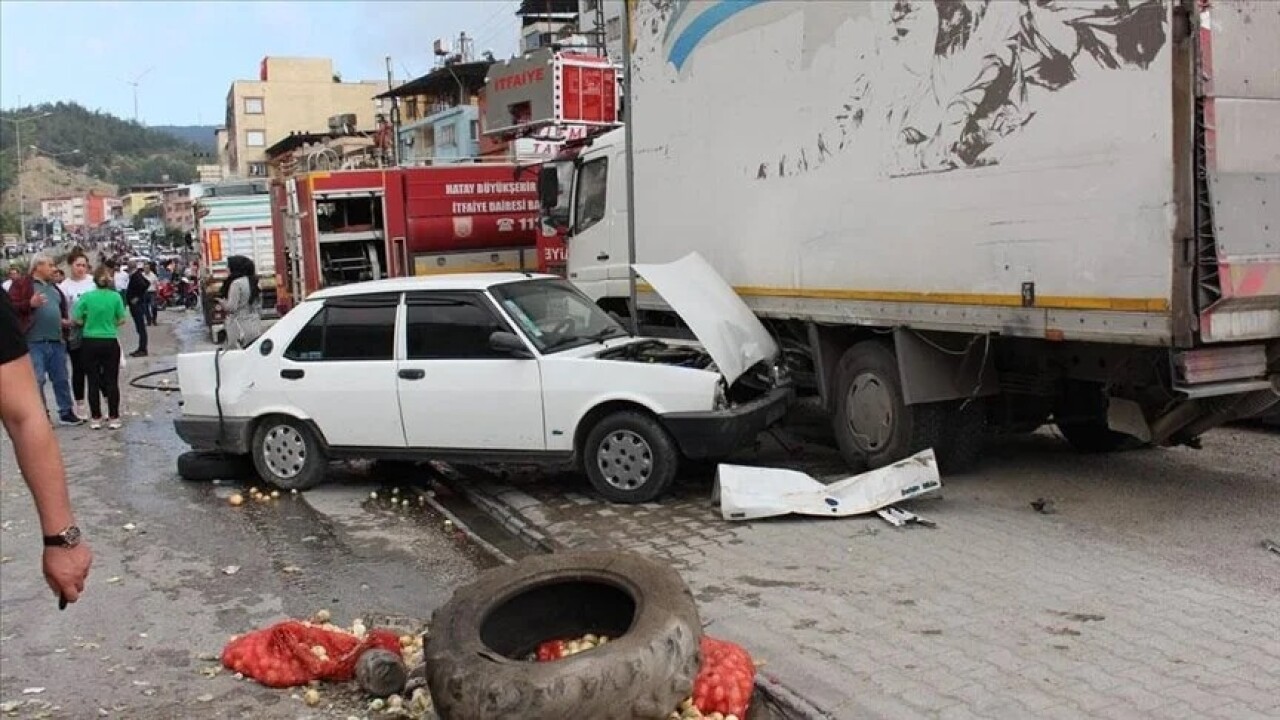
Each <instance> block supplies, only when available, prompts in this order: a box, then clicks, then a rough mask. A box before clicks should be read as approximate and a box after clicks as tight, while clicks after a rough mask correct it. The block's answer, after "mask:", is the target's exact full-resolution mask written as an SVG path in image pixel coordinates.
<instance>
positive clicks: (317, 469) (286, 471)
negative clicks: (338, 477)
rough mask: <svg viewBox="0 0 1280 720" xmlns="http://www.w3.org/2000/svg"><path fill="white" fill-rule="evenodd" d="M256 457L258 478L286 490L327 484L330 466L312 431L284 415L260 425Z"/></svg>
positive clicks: (307, 488) (261, 422)
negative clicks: (325, 479) (322, 483)
mask: <svg viewBox="0 0 1280 720" xmlns="http://www.w3.org/2000/svg"><path fill="white" fill-rule="evenodd" d="M252 454H253V467H254V469H255V470H257V471H258V477H260V478H262V479H263V480H264V481H266V482H269V483H271V484H272V485H275V486H276V487H278V488H281V489H284V490H310V489H311V488H313V487H315V486H316V485H319V484H320V483H321V482H323V481H324V476H325V471H326V470H327V469H328V466H329V462H328V459H327V458H326V457H325V455H324V448H323V447H321V445H320V441H319V439H317V438H316V435H315V433H313V432H312V431H311V428H309V427H307V426H306V424H304V423H302V422H299V421H298V420H295V419H293V418H291V417H286V416H284V415H270V416H267V417H265V418H263V419H262V420H260V421H258V423H257V427H256V428H255V429H254V432H253V447H252Z"/></svg>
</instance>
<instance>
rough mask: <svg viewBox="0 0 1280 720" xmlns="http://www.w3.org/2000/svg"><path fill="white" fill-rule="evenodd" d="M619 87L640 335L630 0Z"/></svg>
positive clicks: (634, 320)
mask: <svg viewBox="0 0 1280 720" xmlns="http://www.w3.org/2000/svg"><path fill="white" fill-rule="evenodd" d="M622 78H623V80H622V83H623V85H624V86H625V87H623V88H622V92H623V105H622V107H623V116H622V122H623V125H622V127H623V128H624V129H623V137H624V138H625V139H626V144H625V146H624V147H625V149H624V153H625V156H626V158H627V180H626V182H627V270H628V273H627V277H628V285H629V290H630V295H631V297H630V300H631V333H632V334H633V335H639V334H640V303H639V301H638V299H637V297H636V271H635V264H636V174H635V168H636V149H635V140H634V135H635V133H634V132H633V130H632V127H631V126H632V123H631V107H632V102H633V100H634V98H633V96H632V94H631V0H627V1H626V2H624V3H623V4H622Z"/></svg>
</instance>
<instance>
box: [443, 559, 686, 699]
mask: <svg viewBox="0 0 1280 720" xmlns="http://www.w3.org/2000/svg"><path fill="white" fill-rule="evenodd" d="M430 627H431V633H430V635H429V636H428V637H427V644H426V649H425V652H424V654H425V661H426V670H427V684H428V686H429V688H430V690H431V697H432V699H433V700H434V702H435V708H436V712H437V713H439V715H440V717H441V718H442V719H443V720H480V719H482V718H521V719H522V720H562V719H563V718H577V717H581V718H593V719H597V718H598V719H600V720H608V719H610V718H618V719H619V720H622V719H624V718H626V719H628V720H629V719H630V718H655V719H657V718H666V717H667V716H669V715H670V714H671V712H672V710H674V709H675V708H676V706H677V705H678V704H679V703H680V701H681V700H683V699H685V698H687V697H688V696H689V695H690V693H691V692H692V689H693V680H694V678H695V677H696V675H697V672H698V667H699V662H700V657H699V644H700V642H701V638H702V625H701V623H700V621H699V618H698V609H697V605H696V604H695V603H694V600H693V596H692V595H691V594H690V592H689V588H688V586H687V585H685V583H684V581H683V580H681V578H680V575H679V574H678V573H677V572H676V571H675V570H673V569H672V568H671V567H670V566H668V565H665V564H662V563H659V562H656V561H654V560H650V559H648V558H646V557H643V556H641V555H637V554H634V553H627V552H618V551H596V552H583V551H576V552H565V553H557V554H554V555H540V556H535V557H531V558H526V559H524V560H522V561H521V562H519V563H517V564H515V565H506V566H502V567H498V568H494V569H492V570H488V571H486V572H485V573H483V574H482V575H480V577H479V578H477V579H476V581H475V582H473V583H471V584H470V585H467V586H464V587H462V588H460V589H458V590H457V591H456V592H455V593H454V594H453V597H452V598H451V599H450V600H449V602H447V603H445V604H444V605H443V606H442V607H441V608H440V609H439V610H437V611H436V612H435V613H434V615H433V616H432V618H431V625H430ZM587 633H594V634H597V635H605V636H608V637H609V638H610V639H609V642H608V643H606V644H604V645H601V646H599V647H596V648H594V649H592V650H589V651H587V652H584V653H581V654H579V655H573V656H569V657H566V658H563V659H560V660H554V661H549V662H532V661H529V660H527V659H526V658H527V657H528V656H529V655H531V654H533V653H534V652H535V650H536V649H537V646H538V644H539V643H542V642H544V641H547V640H555V639H569V638H575V637H580V636H582V635H585V634H587Z"/></svg>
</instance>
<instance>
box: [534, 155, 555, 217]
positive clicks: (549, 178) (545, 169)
mask: <svg viewBox="0 0 1280 720" xmlns="http://www.w3.org/2000/svg"><path fill="white" fill-rule="evenodd" d="M559 200H560V175H559V174H558V173H557V172H556V168H555V166H554V165H543V166H542V167H541V168H539V170H538V204H539V205H541V206H542V209H543V210H550V209H552V208H554V207H555V206H556V203H557V202H559Z"/></svg>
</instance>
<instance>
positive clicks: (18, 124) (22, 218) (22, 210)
mask: <svg viewBox="0 0 1280 720" xmlns="http://www.w3.org/2000/svg"><path fill="white" fill-rule="evenodd" d="M52 114H53V113H51V112H47V113H41V114H39V115H32V116H31V117H24V118H0V120H4V121H5V122H9V123H13V136H14V137H13V149H14V150H17V151H18V233H19V234H20V235H21V237H22V242H23V243H26V242H27V218H26V213H27V202H26V200H27V199H26V198H25V197H23V195H22V123H24V122H35V121H36V120H40V119H42V118H47V117H49V116H50V115H52Z"/></svg>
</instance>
